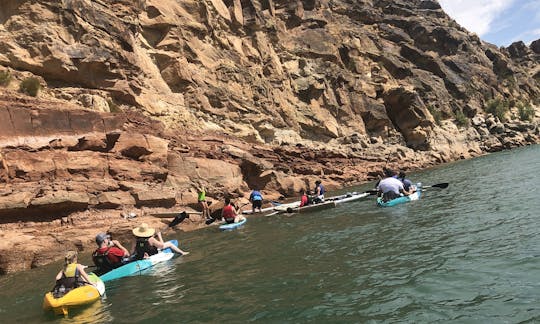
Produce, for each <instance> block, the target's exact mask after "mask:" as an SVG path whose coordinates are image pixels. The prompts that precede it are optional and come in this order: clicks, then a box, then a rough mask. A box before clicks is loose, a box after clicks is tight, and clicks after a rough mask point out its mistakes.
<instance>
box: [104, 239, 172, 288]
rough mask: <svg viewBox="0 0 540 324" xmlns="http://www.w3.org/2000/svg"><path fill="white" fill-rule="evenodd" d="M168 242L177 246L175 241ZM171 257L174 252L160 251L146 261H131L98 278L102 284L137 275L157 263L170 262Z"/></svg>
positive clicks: (167, 249) (168, 250) (168, 249)
mask: <svg viewBox="0 0 540 324" xmlns="http://www.w3.org/2000/svg"><path fill="white" fill-rule="evenodd" d="M169 242H171V243H172V244H174V245H176V246H178V241H177V240H171V241H169ZM173 256H174V251H172V250H171V249H170V248H166V249H165V250H163V251H160V252H159V253H158V254H154V255H152V256H150V257H149V258H148V259H143V260H137V261H132V262H130V263H127V264H124V265H123V266H121V267H118V268H116V269H113V270H111V271H109V272H107V273H105V274H104V275H102V276H100V278H101V280H102V281H103V282H107V281H111V280H115V279H118V278H122V277H127V276H135V275H139V274H141V272H142V271H143V270H145V269H148V268H151V267H152V266H154V265H155V264H157V263H160V262H164V261H167V260H170V259H172V257H173Z"/></svg>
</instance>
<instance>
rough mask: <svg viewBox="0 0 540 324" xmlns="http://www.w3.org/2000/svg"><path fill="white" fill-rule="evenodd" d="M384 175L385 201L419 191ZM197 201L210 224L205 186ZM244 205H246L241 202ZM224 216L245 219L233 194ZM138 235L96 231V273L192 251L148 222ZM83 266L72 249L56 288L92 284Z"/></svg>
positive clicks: (256, 204) (311, 198) (311, 199)
mask: <svg viewBox="0 0 540 324" xmlns="http://www.w3.org/2000/svg"><path fill="white" fill-rule="evenodd" d="M383 174H384V178H383V179H381V180H380V181H379V182H378V183H377V186H376V189H377V192H378V195H379V196H380V197H382V199H383V201H390V200H392V199H395V198H398V197H401V196H407V195H410V194H412V193H413V192H414V191H416V188H415V186H414V185H413V183H412V182H411V181H410V180H409V179H407V178H406V176H405V173H404V172H399V173H397V172H394V171H393V170H391V169H388V168H384V169H383ZM198 192H199V194H198V203H199V206H200V208H201V210H202V215H203V217H204V218H206V220H207V222H206V223H207V224H209V223H211V222H213V221H215V219H214V218H212V217H211V216H210V208H209V207H208V203H207V202H206V189H205V188H204V186H202V185H201V186H199V188H198ZM325 192H326V190H325V188H324V186H323V185H322V182H321V181H320V180H317V181H316V182H315V190H314V191H313V193H312V192H310V191H309V190H303V191H302V197H301V201H300V207H303V206H307V205H310V204H316V203H321V202H324V194H325ZM249 201H250V202H251V204H252V211H253V212H256V210H257V209H258V210H259V212H261V211H262V202H263V195H262V194H261V192H260V191H259V190H257V189H256V190H253V191H252V192H251V194H250V196H249ZM242 207H243V206H242ZM186 217H189V216H187V215H186V213H185V212H184V213H182V214H181V216H180V217H176V218H175V220H174V221H173V222H172V223H171V224H170V225H169V226H171V225H173V224H174V225H176V224H178V223H180V222H181V221H182V220H183V219H185V218H186ZM221 218H222V219H223V220H224V221H225V222H226V223H228V224H230V223H238V222H240V221H242V220H244V216H242V215H241V214H240V213H239V211H238V210H237V209H236V207H235V206H234V204H233V203H232V202H231V200H230V198H226V199H225V205H224V207H223V209H222V212H221ZM132 233H133V235H134V237H135V239H134V241H133V244H132V248H131V252H130V250H128V249H127V248H125V247H124V246H123V245H122V244H121V243H120V242H119V241H117V240H112V239H111V237H110V235H108V234H106V233H99V234H97V235H96V238H95V239H96V244H97V246H98V248H97V249H96V250H95V251H94V253H93V254H92V260H93V261H94V264H95V265H96V267H97V271H96V272H97V273H98V274H103V273H106V272H108V271H110V270H112V269H115V268H117V267H119V266H122V265H124V264H126V263H128V262H131V261H135V260H142V259H145V258H148V257H150V256H151V255H154V254H157V253H158V252H159V251H160V250H163V249H166V248H170V249H172V250H173V251H175V252H176V253H179V254H182V255H185V254H188V253H189V252H186V251H183V250H181V249H180V248H178V247H177V246H176V245H174V244H172V243H171V242H164V241H163V238H162V236H161V231H157V232H156V230H155V229H154V228H151V227H149V226H148V225H147V224H146V223H142V224H140V225H139V226H138V227H136V228H134V229H133V230H132ZM84 268H85V267H84V266H82V265H80V264H78V263H77V252H75V251H69V252H68V253H67V254H66V256H65V264H64V267H63V269H62V270H61V271H60V272H59V273H58V275H57V276H56V286H55V290H56V291H60V292H62V291H64V290H65V291H67V290H70V289H73V288H76V287H78V286H80V285H82V284H91V283H90V280H89V279H88V275H87V273H86V272H85V270H84Z"/></svg>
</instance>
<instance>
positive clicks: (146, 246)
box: [132, 223, 189, 260]
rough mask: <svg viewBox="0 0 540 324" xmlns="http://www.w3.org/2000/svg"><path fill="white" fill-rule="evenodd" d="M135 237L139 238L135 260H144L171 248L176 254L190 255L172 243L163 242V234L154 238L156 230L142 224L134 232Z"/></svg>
mask: <svg viewBox="0 0 540 324" xmlns="http://www.w3.org/2000/svg"><path fill="white" fill-rule="evenodd" d="M132 232H133V235H135V237H136V238H137V239H136V241H135V247H134V252H133V254H134V255H135V260H142V259H146V258H148V257H150V256H151V255H154V254H157V253H159V251H160V250H163V249H166V248H170V249H171V250H173V251H174V252H176V253H180V254H181V255H186V254H189V252H186V251H182V250H181V249H179V248H178V247H177V246H176V245H174V244H172V243H171V242H163V238H162V236H161V232H158V233H157V235H156V236H157V239H156V238H155V237H154V234H156V230H155V229H153V228H151V227H148V224H146V223H142V224H141V225H139V226H138V227H136V228H134V229H133V230H132Z"/></svg>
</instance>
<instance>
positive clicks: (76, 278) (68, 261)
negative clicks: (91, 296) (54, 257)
mask: <svg viewBox="0 0 540 324" xmlns="http://www.w3.org/2000/svg"><path fill="white" fill-rule="evenodd" d="M84 268H85V266H83V265H82V264H79V263H77V252H76V251H68V252H67V253H66V256H65V258H64V268H63V269H62V270H60V272H58V274H57V275H56V285H55V286H54V288H53V290H52V292H53V295H54V296H55V298H59V297H61V296H63V295H64V294H66V293H67V292H68V291H70V290H72V289H75V288H77V287H80V286H83V285H93V284H92V283H91V282H90V279H89V278H88V274H86V271H84Z"/></svg>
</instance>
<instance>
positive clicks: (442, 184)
mask: <svg viewBox="0 0 540 324" xmlns="http://www.w3.org/2000/svg"><path fill="white" fill-rule="evenodd" d="M448 185H449V183H448V182H443V183H437V184H434V185H431V186H423V187H422V189H426V188H441V189H446V188H448Z"/></svg>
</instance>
